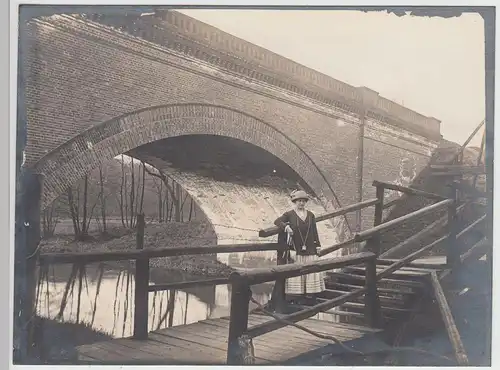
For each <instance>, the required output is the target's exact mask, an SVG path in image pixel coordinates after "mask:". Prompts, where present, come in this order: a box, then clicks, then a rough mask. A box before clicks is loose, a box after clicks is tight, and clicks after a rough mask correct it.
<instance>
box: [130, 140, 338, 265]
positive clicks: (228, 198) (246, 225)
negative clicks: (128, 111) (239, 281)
mask: <svg viewBox="0 0 500 370" xmlns="http://www.w3.org/2000/svg"><path fill="white" fill-rule="evenodd" d="M129 154H130V155H132V156H133V157H134V158H137V159H139V160H142V161H144V162H145V163H147V164H150V165H152V166H153V167H155V168H157V169H158V170H161V171H162V172H163V173H164V174H166V175H168V176H169V177H171V178H172V179H174V180H175V181H176V182H177V183H178V184H179V185H180V186H181V187H182V188H183V189H184V190H185V191H186V192H187V193H188V194H189V195H190V196H191V197H192V198H193V200H194V201H195V202H196V203H197V205H198V206H199V207H200V209H201V210H202V211H203V212H204V214H205V216H206V217H207V219H208V221H209V222H210V223H211V225H212V227H213V229H214V231H215V234H216V236H217V244H220V245H224V244H249V243H267V242H276V241H277V236H272V237H269V238H260V237H259V236H258V231H259V230H260V229H264V228H267V227H269V226H272V224H273V221H274V220H275V219H276V218H277V217H278V216H280V215H281V214H283V212H285V211H287V210H289V209H290V207H291V202H290V200H289V194H290V189H293V188H297V186H296V183H294V181H291V180H290V179H289V178H288V179H287V178H284V177H282V176H278V175H268V176H265V177H261V178H256V179H253V180H252V181H238V180H237V179H235V178H233V179H231V178H230V177H231V176H235V175H234V174H231V173H229V174H228V175H229V176H228V178H214V176H209V175H207V174H203V173H200V171H199V170H198V169H192V170H185V169H182V170H180V169H179V168H178V167H176V166H174V165H172V164H171V163H170V162H169V161H167V160H164V159H161V158H158V157H156V156H153V155H151V153H148V151H147V150H144V149H143V150H141V149H135V150H133V151H131V152H130V153H129ZM309 209H310V210H311V211H312V212H313V213H315V214H316V215H319V214H323V213H325V212H326V210H325V208H324V207H323V206H322V205H321V204H320V203H319V201H318V200H316V199H313V200H312V201H311V202H310V203H309ZM334 221H335V220H334ZM334 224H335V222H333V223H332V221H324V222H319V223H318V233H319V235H320V239H321V242H322V245H323V246H330V245H334V244H336V243H338V242H339V232H337V230H336V229H335V227H334V226H333V225H334ZM331 257H333V255H330V256H328V258H331ZM217 259H218V260H219V261H221V262H223V263H226V264H228V265H229V266H233V267H243V266H248V265H253V266H256V265H258V266H265V265H266V264H270V265H274V264H275V259H276V252H273V251H268V252H244V253H231V254H219V255H217Z"/></svg>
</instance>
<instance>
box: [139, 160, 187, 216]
mask: <svg viewBox="0 0 500 370" xmlns="http://www.w3.org/2000/svg"><path fill="white" fill-rule="evenodd" d="M144 169H145V170H146V172H147V173H148V174H149V175H150V176H153V177H156V178H158V179H160V180H161V182H162V183H163V185H164V186H165V188H166V189H167V191H168V193H169V194H170V197H171V199H172V203H171V207H170V209H171V210H173V209H174V208H175V216H176V217H175V218H176V221H180V209H179V205H180V202H179V193H178V192H179V190H180V189H181V188H180V185H178V184H176V185H177V186H175V187H173V186H171V185H170V181H169V176H167V175H166V174H165V173H164V172H163V171H161V170H159V169H157V168H154V170H155V171H152V170H151V169H149V168H148V167H147V166H144ZM172 182H173V181H172ZM174 204H175V207H174ZM162 209H164V208H163V206H162ZM162 218H163V217H162ZM170 219H171V214H170V215H169V217H168V218H167V220H168V221H170Z"/></svg>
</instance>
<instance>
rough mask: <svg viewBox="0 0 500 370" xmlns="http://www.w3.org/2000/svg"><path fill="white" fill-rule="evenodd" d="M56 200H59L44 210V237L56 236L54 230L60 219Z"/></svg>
mask: <svg viewBox="0 0 500 370" xmlns="http://www.w3.org/2000/svg"><path fill="white" fill-rule="evenodd" d="M56 202H57V200H56V201H54V202H52V204H51V205H50V206H48V207H47V208H45V209H44V210H43V212H42V235H43V238H44V239H46V238H50V237H52V236H54V231H55V229H56V226H57V223H58V221H59V219H58V215H57V210H56Z"/></svg>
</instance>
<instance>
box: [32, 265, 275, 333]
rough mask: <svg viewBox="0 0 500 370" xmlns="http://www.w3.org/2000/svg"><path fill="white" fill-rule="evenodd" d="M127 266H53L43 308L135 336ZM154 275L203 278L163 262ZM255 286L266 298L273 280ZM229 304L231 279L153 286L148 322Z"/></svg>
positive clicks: (193, 316)
mask: <svg viewBox="0 0 500 370" xmlns="http://www.w3.org/2000/svg"><path fill="white" fill-rule="evenodd" d="M127 267H128V266H122V267H117V266H109V265H104V264H99V265H96V264H93V265H88V266H86V267H85V271H84V272H83V273H80V271H76V268H75V269H74V267H73V266H72V265H55V266H50V267H49V268H48V271H45V275H44V276H43V277H42V278H41V279H40V282H39V289H38V299H37V312H38V314H39V315H40V316H42V317H46V318H50V319H57V320H60V321H62V322H84V323H87V324H90V326H91V327H92V328H93V329H96V330H99V331H103V332H105V333H107V334H109V335H111V336H113V337H115V338H123V337H128V336H131V335H132V334H133V327H134V288H135V278H134V273H133V269H130V268H127ZM80 275H81V276H82V278H81V284H80ZM150 276H151V278H150V284H160V283H167V282H170V283H171V282H178V281H186V280H194V279H196V280H198V279H200V278H199V277H198V278H193V277H192V276H189V275H186V274H183V273H180V272H177V271H169V270H165V269H160V268H152V269H151V274H150ZM252 291H253V292H254V294H253V296H254V298H255V299H256V300H257V301H258V302H259V303H261V304H265V303H266V302H267V301H268V300H269V298H270V295H271V292H272V284H262V285H259V286H253V287H252ZM229 307H230V287H229V286H228V285H218V286H208V287H197V288H189V289H185V290H177V291H161V292H151V293H149V320H148V327H149V330H157V329H159V328H166V327H169V326H176V325H185V324H190V323H193V322H196V321H200V320H205V319H208V318H216V317H222V316H228V315H229Z"/></svg>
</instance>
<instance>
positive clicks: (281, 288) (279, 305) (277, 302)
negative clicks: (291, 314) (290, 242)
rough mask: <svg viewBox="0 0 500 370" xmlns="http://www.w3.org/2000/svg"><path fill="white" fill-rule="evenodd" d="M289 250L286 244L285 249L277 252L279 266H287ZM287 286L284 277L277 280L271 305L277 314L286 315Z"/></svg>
mask: <svg viewBox="0 0 500 370" xmlns="http://www.w3.org/2000/svg"><path fill="white" fill-rule="evenodd" d="M287 249H288V246H287V245H286V244H285V245H284V246H283V249H281V250H280V249H278V250H277V251H276V254H277V258H276V264H277V265H278V266H280V265H286V263H287V260H286V258H285V256H286V251H287ZM285 284H286V278H283V277H279V278H278V279H276V282H275V283H274V287H273V292H272V295H271V305H272V307H273V309H274V311H275V312H277V313H284V312H285V309H286V294H285Z"/></svg>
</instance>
